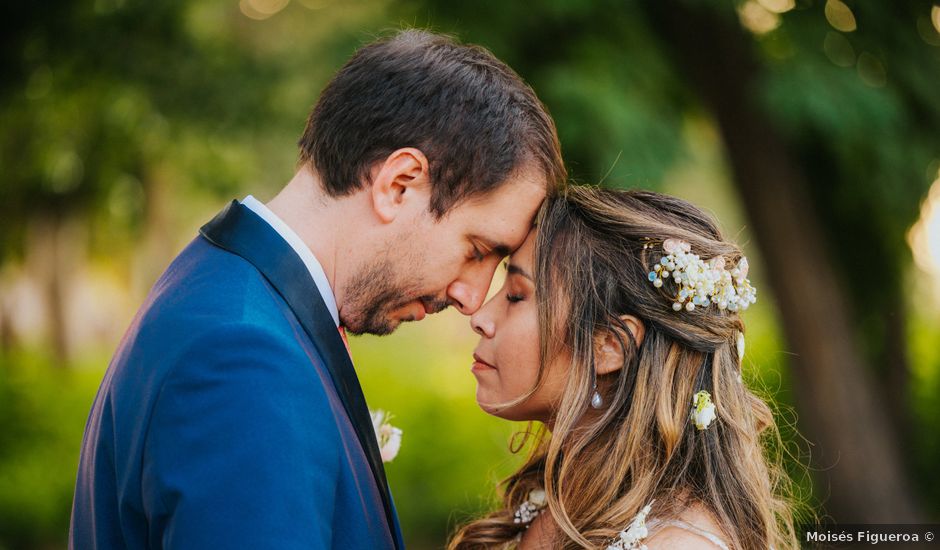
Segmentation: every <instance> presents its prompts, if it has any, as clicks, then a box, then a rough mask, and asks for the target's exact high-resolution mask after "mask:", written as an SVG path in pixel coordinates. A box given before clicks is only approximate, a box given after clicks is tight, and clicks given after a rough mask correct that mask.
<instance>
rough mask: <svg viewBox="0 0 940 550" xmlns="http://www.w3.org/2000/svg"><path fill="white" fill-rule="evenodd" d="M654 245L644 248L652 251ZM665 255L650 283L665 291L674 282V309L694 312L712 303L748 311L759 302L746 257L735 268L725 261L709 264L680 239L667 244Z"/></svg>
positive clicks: (650, 277)
mask: <svg viewBox="0 0 940 550" xmlns="http://www.w3.org/2000/svg"><path fill="white" fill-rule="evenodd" d="M652 246H653V244H652V243H646V244H644V245H643V248H644V249H649V248H652ZM663 252H665V255H664V256H662V257H661V258H660V259H659V262H657V263H656V264H655V265H654V266H653V267H652V271H650V272H649V280H650V282H651V283H653V286H655V287H656V288H663V287H664V285H665V284H666V281H668V280H669V279H672V281H673V283H674V285H672V286H674V287H675V295H674V296H672V309H673V310H674V311H681V310H682V309H683V308H685V310H686V311H694V310H695V308H696V306H698V307H707V306H709V305H711V304H715V305H717V306H718V309H721V310H725V309H727V310H729V311H741V310H745V309H747V308H748V306H750V305H751V304H753V303H754V302H756V301H757V290H756V289H755V288H754V287H753V286H751V282H750V281H749V280H748V279H747V272H748V263H747V258H745V257H742V258H741V259H740V260H739V261H738V263H737V265H735V266H734V267H733V268H731V269H730V270H729V269H725V259H724V258H721V257H718V258H712V259H711V260H709V261H708V262H706V261H704V260H702V259H701V258H699V256H698V255H697V254H693V253H692V246H691V245H690V244H689V243H687V242H686V241H682V240H679V239H666V240H665V241H663Z"/></svg>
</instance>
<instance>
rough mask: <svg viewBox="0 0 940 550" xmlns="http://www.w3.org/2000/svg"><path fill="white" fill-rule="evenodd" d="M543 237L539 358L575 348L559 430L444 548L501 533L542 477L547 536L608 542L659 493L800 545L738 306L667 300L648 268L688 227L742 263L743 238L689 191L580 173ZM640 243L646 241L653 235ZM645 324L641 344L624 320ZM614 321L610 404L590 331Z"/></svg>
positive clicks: (507, 540)
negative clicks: (678, 193)
mask: <svg viewBox="0 0 940 550" xmlns="http://www.w3.org/2000/svg"><path fill="white" fill-rule="evenodd" d="M537 223H538V235H537V239H536V252H535V284H536V291H535V297H536V300H537V302H538V315H539V332H540V334H539V337H540V346H541V358H542V359H541V364H542V368H541V369H540V373H539V377H538V382H537V383H536V386H535V388H533V389H532V390H531V392H530V393H529V394H527V395H531V393H532V392H534V391H535V389H537V388H538V387H539V386H540V385H541V383H542V378H543V374H544V370H545V365H546V364H548V363H550V362H551V360H552V358H556V357H558V356H559V354H561V353H563V352H565V351H567V352H570V355H571V364H570V367H569V368H570V374H569V376H568V377H567V383H566V386H565V388H564V390H563V393H562V396H561V401H560V403H559V404H558V408H557V411H556V413H555V417H554V418H553V427H552V432H551V434H550V435H549V434H547V433H546V432H545V431H544V430H542V433H541V435H540V436H538V437H537V439H536V441H535V444H534V446H533V447H532V453H531V456H530V457H529V459H528V461H527V462H526V463H525V464H524V465H523V466H522V467H521V468H520V469H519V470H518V471H517V472H515V473H514V474H513V475H512V476H510V477H509V478H508V479H507V480H505V481H504V489H505V490H504V495H503V499H502V506H501V507H500V508H499V509H498V510H496V511H494V512H492V513H490V514H489V515H487V516H486V517H483V518H481V519H477V520H475V521H472V522H470V523H468V524H466V525H464V526H463V527H462V528H460V529H459V530H458V532H457V533H456V534H455V535H454V537H453V538H452V540H451V541H450V543H449V545H448V548H449V549H450V550H463V549H471V548H474V549H476V548H499V547H504V546H507V545H511V542H512V541H513V540H514V539H515V538H516V537H517V536H518V535H519V534H520V533H521V532H522V531H523V530H524V528H525V526H523V525H520V524H517V523H515V522H514V511H515V510H516V509H517V508H518V507H519V505H520V504H522V503H523V502H524V501H525V500H526V498H527V496H528V493H529V492H530V491H531V490H533V489H536V488H544V489H545V492H546V496H547V500H548V509H547V511H548V512H550V513H551V515H552V518H553V519H554V521H555V523H556V524H557V526H558V529H557V534H558V537H559V538H558V540H556V541H554V544H553V545H552V547H553V548H566V549H567V548H598V547H600V548H606V545H607V544H608V543H609V542H610V540H611V539H612V538H613V537H615V536H616V535H617V533H618V532H619V531H621V530H622V529H625V528H626V527H627V526H628V525H629V524H630V522H631V521H632V519H633V518H634V517H635V516H636V514H637V513H638V512H639V511H640V510H641V509H642V508H643V506H645V505H646V504H648V503H649V502H650V501H652V500H653V499H655V504H654V505H653V511H652V514H651V516H652V517H655V518H658V519H669V518H676V517H678V516H679V515H680V514H682V512H683V510H685V509H686V508H687V507H689V506H693V505H697V506H701V507H704V509H705V510H707V511H708V512H709V513H710V514H711V516H712V517H713V519H714V521H715V522H716V523H717V524H718V525H719V526H720V527H721V529H722V533H720V535H721V536H723V538H725V540H726V541H727V542H728V544H729V546H730V547H731V548H736V549H748V550H749V549H758V548H759V549H767V548H775V549H777V550H782V549H785V548H791V549H792V548H798V547H799V545H798V542H797V538H796V536H795V533H794V529H793V517H792V507H791V503H790V500H789V499H790V496H789V494H790V491H789V489H790V486H791V485H790V482H789V480H788V478H787V477H786V475H785V474H784V473H783V470H782V467H781V457H780V455H779V453H780V449H781V448H782V446H781V444H780V436H779V432H778V431H777V428H776V425H775V423H774V418H773V415H772V413H771V410H770V408H769V407H768V406H767V404H766V403H765V402H764V401H763V400H762V399H760V398H759V397H757V396H756V395H754V394H753V393H752V392H751V391H749V390H748V388H747V387H746V386H745V385H744V384H743V383H742V382H741V378H740V373H741V361H740V359H739V358H738V353H737V339H738V334H739V333H743V331H744V325H743V323H742V322H741V319H740V318H739V316H738V314H737V313H735V312H732V311H729V310H720V309H718V308H717V307H714V306H711V307H699V308H696V309H695V310H694V311H687V310H685V309H682V310H681V311H678V312H677V311H674V310H673V309H672V300H671V299H670V297H669V295H668V293H667V287H670V286H671V283H668V284H667V285H665V286H664V288H657V287H655V286H654V285H653V284H652V283H651V282H650V280H649V279H648V274H649V272H650V267H651V266H653V265H654V264H655V262H657V261H658V260H659V259H660V257H661V256H662V255H663V254H664V253H663V251H662V242H663V240H664V239H667V238H674V239H681V240H684V241H686V242H688V243H690V245H691V248H692V252H693V253H695V254H697V255H699V256H700V257H701V258H702V259H703V260H706V261H707V260H709V259H711V258H719V257H720V258H724V259H725V262H726V265H730V266H733V265H735V264H736V263H737V262H738V261H739V260H740V259H741V257H742V253H741V250H740V249H739V248H738V247H737V246H735V245H734V244H732V243H730V242H728V241H726V240H724V239H723V238H722V236H721V233H720V231H719V229H718V227H717V226H716V225H715V223H714V222H713V221H712V220H711V219H710V218H709V216H707V215H706V214H705V213H703V212H702V211H701V210H699V209H698V208H696V207H694V206H693V205H691V204H689V203H688V202H686V201H683V200H680V199H677V198H674V197H670V196H666V195H662V194H659V193H652V192H646V191H613V190H604V189H599V188H594V187H584V186H572V187H570V188H569V189H568V190H567V191H566V192H565V193H564V194H563V196H560V197H557V198H553V199H550V200H549V201H548V202H547V203H546V204H545V205H544V206H543V208H542V210H541V211H540V213H539V219H538V222H537ZM644 245H648V246H647V247H645V246H644ZM623 315H633V316H636V317H638V318H639V319H641V320H642V321H643V323H644V325H645V336H644V338H643V339H642V342H641V343H640V345H639V346H637V342H636V341H635V340H634V339H633V336H632V334H631V332H630V331H629V330H628V328H627V327H626V326H625V324H624V323H623V321H622V320H621V316H623ZM604 331H613V333H614V334H617V335H619V337H620V339H621V343H622V345H623V349H624V350H625V353H624V365H623V368H622V369H621V370H618V371H615V372H613V373H611V374H609V375H606V376H599V377H597V380H596V384H597V389H598V391H599V392H600V393H601V395H603V399H604V403H605V404H604V406H603V408H602V409H601V411H599V413H600V414H597V412H592V411H591V409H589V407H590V401H591V396H592V393H593V384H594V381H595V375H594V372H595V370H594V369H595V364H594V360H595V358H594V351H595V344H594V343H595V341H596V338H597V336H598V335H599V334H603V333H604ZM700 390H707V391H708V392H709V393H711V395H712V397H713V401H714V404H715V406H716V410H717V419H716V420H715V421H714V423H713V424H712V425H711V427H709V428H708V429H707V430H704V431H699V430H697V429H696V428H695V426H694V425H693V424H692V423H691V422H690V420H689V414H690V410H691V406H692V399H693V395H694V394H695V393H696V392H698V391H700Z"/></svg>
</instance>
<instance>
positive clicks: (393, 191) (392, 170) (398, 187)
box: [371, 147, 431, 223]
mask: <svg viewBox="0 0 940 550" xmlns="http://www.w3.org/2000/svg"><path fill="white" fill-rule="evenodd" d="M371 191H372V207H373V209H374V210H375V213H376V215H377V216H378V217H379V219H380V220H382V222H384V223H389V222H392V221H394V220H395V218H396V217H397V216H398V214H399V213H400V212H401V211H402V208H403V207H404V206H406V205H410V204H411V201H413V200H419V199H423V200H425V201H427V200H430V191H431V185H430V177H429V172H428V159H427V157H425V156H424V153H422V152H421V151H420V150H418V149H415V148H413V147H405V148H403V149H397V150H395V151H393V152H392V153H391V154H390V155H388V156H387V157H386V158H385V160H384V161H381V162H380V163H377V164H376V166H375V167H374V168H373V169H372V186H371Z"/></svg>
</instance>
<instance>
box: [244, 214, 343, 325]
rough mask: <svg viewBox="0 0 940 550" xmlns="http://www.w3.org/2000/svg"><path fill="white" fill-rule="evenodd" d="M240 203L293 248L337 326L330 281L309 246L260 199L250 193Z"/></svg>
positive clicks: (337, 315) (337, 320)
mask: <svg viewBox="0 0 940 550" xmlns="http://www.w3.org/2000/svg"><path fill="white" fill-rule="evenodd" d="M242 204H243V205H245V206H246V207H247V208H248V209H249V210H251V211H252V212H254V213H255V214H257V215H258V216H260V217H261V219H263V220H264V221H266V222H267V223H268V225H270V226H271V227H272V228H273V229H274V230H275V231H277V234H278V235H280V236H281V238H282V239H284V240H285V241H287V244H289V245H290V247H291V248H293V249H294V252H296V253H297V255H298V256H300V259H301V260H302V261H303V263H304V265H305V266H306V267H307V271H309V272H310V276H311V277H312V278H313V282H314V283H316V285H317V290H319V291H320V296H322V297H323V302H324V303H325V304H326V308H327V309H328V310H330V315H331V316H332V317H333V322H334V323H336V326H337V327H338V326H339V311H338V309H337V307H336V297H335V296H334V295H333V289H332V288H330V281H329V279H327V278H326V273H325V272H324V271H323V266H321V265H320V262H318V261H317V258H316V256H314V255H313V252H311V250H310V247H308V246H307V245H306V244H304V242H303V240H301V238H300V236H299V235H297V233H296V232H294V230H293V229H291V228H290V226H289V225H287V224H286V223H285V222H284V220H282V219H281V218H279V217H278V216H277V214H275V213H274V212H272V211H271V209H270V208H268V207H267V206H265V205H264V203H262V202H261V201H259V200H258V199H256V198H254V197H253V196H251V195H248V196H247V197H245V198H244V200H242Z"/></svg>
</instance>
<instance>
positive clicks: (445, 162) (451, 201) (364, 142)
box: [299, 30, 566, 217]
mask: <svg viewBox="0 0 940 550" xmlns="http://www.w3.org/2000/svg"><path fill="white" fill-rule="evenodd" d="M299 145H300V150H301V153H300V160H301V162H305V163H309V164H310V165H311V167H312V168H314V169H315V170H316V172H317V173H318V175H319V176H320V179H321V181H322V183H323V186H324V187H325V189H326V191H327V193H329V194H330V195H331V196H343V195H348V194H351V193H353V192H355V191H356V190H358V189H360V188H361V187H362V186H363V185H364V184H365V183H366V182H367V181H368V178H369V171H370V168H371V167H372V166H373V164H374V163H376V162H378V161H380V160H382V159H384V158H385V157H386V156H388V155H389V154H390V153H392V152H393V151H395V150H396V149H399V148H402V147H415V148H417V149H419V150H421V151H422V152H423V153H424V154H425V156H426V157H427V158H428V162H429V165H430V179H431V185H432V191H431V204H430V209H431V211H432V212H433V213H434V215H435V216H438V217H440V216H442V215H444V214H445V213H446V212H447V211H448V210H449V209H450V208H452V207H453V206H455V205H456V204H458V203H460V202H461V201H463V200H465V199H467V198H470V197H473V196H478V195H481V194H484V193H486V192H488V191H492V190H493V189H495V188H497V187H498V186H499V185H501V184H502V183H503V182H505V181H506V179H507V178H508V177H509V176H511V175H513V173H514V172H515V171H517V170H519V169H521V168H523V167H529V166H531V167H534V168H536V169H538V170H540V171H541V173H542V175H544V178H545V182H546V185H547V186H548V191H549V193H551V192H552V191H554V189H555V188H556V187H557V186H559V185H562V184H563V183H564V180H565V178H566V172H565V167H564V163H563V162H562V159H561V151H560V147H559V144H558V136H557V133H556V131H555V124H554V122H553V121H552V119H551V117H550V116H549V115H548V112H547V111H546V109H545V107H544V106H543V105H542V104H541V102H540V101H539V100H538V98H537V97H536V95H535V92H533V91H532V89H531V88H530V87H529V86H528V85H527V84H526V83H525V82H523V81H522V79H521V78H520V77H519V76H518V75H517V74H516V73H515V72H513V71H512V69H510V68H509V67H508V66H506V64H504V63H503V62H501V61H499V60H498V59H496V57H495V56H493V54H492V53H490V52H489V51H487V50H486V49H484V48H481V47H479V46H473V45H463V44H458V43H457V42H456V41H454V40H453V39H452V38H450V37H447V36H443V35H439V34H434V33H430V32H427V31H421V30H405V31H401V32H399V33H397V34H395V35H394V36H391V37H389V38H385V39H380V40H378V41H375V42H372V43H370V44H367V45H366V46H364V47H362V48H361V49H359V50H358V51H357V52H356V53H355V55H353V57H352V58H351V59H350V60H349V61H348V62H347V63H346V65H345V66H343V68H342V69H340V70H339V72H338V73H337V74H336V75H335V76H334V77H333V79H332V80H331V81H330V83H329V84H328V85H327V87H326V88H325V89H324V90H323V93H322V95H321V96H320V99H319V101H318V102H317V104H316V106H315V107H314V108H313V111H312V112H311V113H310V117H309V118H308V120H307V125H306V128H305V129H304V133H303V136H302V137H301V139H300V142H299Z"/></svg>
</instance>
